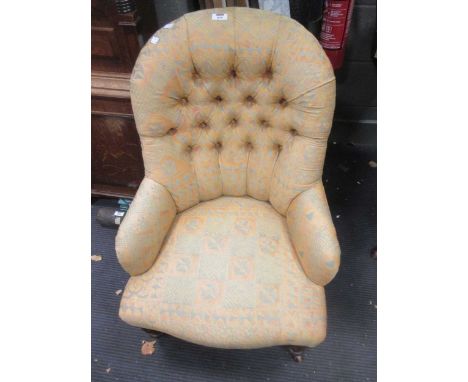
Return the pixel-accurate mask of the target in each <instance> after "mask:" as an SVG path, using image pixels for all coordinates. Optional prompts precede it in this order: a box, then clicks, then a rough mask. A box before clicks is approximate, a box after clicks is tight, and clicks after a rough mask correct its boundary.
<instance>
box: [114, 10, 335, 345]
mask: <svg viewBox="0 0 468 382" xmlns="http://www.w3.org/2000/svg"><path fill="white" fill-rule="evenodd" d="M214 13H222V14H225V16H213V14H214ZM131 99H132V106H133V110H134V114H135V120H136V124H137V129H138V133H139V135H140V139H141V145H142V150H143V158H144V165H145V178H144V180H143V181H142V183H141V185H140V188H139V189H138V192H137V194H136V196H135V199H134V200H133V202H132V204H131V207H130V209H129V211H128V213H127V216H126V217H125V219H124V221H123V223H122V225H121V226H120V229H119V231H118V234H117V238H116V252H117V256H118V259H119V262H120V264H121V265H122V267H123V268H124V269H125V270H126V271H127V272H128V273H129V274H130V276H131V277H130V279H129V281H128V284H127V286H126V288H125V291H124V293H123V296H122V301H121V305H120V313H119V314H120V317H121V318H122V319H123V320H124V321H125V322H127V323H128V324H130V325H135V326H138V327H141V328H146V329H151V330H156V331H159V332H163V333H167V334H170V335H173V336H175V337H178V338H181V339H184V340H186V341H190V342H193V343H197V344H201V345H206V346H211V347H219V348H259V347H266V346H274V345H293V346H298V347H303V346H304V347H313V346H316V345H318V344H319V343H321V342H322V341H323V340H324V339H325V336H326V303H325V293H324V285H326V284H327V283H329V282H330V281H331V280H332V279H333V277H334V276H335V274H336V273H337V271H338V268H339V263H340V249H339V245H338V242H337V239H336V233H335V228H334V226H333V223H332V219H331V216H330V212H329V208H328V205H327V201H326V196H325V192H324V188H323V184H322V180H321V176H322V170H323V163H324V158H325V151H326V146H327V138H328V135H329V132H330V128H331V123H332V117H333V112H334V106H335V78H334V74H333V70H332V68H331V65H330V63H329V60H328V58H327V56H326V55H325V53H324V52H323V50H322V48H321V47H320V45H319V43H318V42H317V40H316V39H315V38H314V37H313V35H312V34H310V33H309V32H308V31H307V30H306V29H304V28H303V27H302V26H301V25H300V24H298V23H297V22H295V21H293V20H292V19H289V18H286V17H283V16H280V15H277V14H273V13H269V12H265V11H261V10H255V9H249V8H223V9H214V10H213V9H209V10H203V11H198V12H194V13H190V14H186V15H184V16H183V17H181V18H179V19H178V20H176V21H174V22H173V23H170V24H168V25H166V26H165V27H163V28H162V29H160V30H159V31H157V32H156V34H155V35H154V36H153V38H152V39H151V40H150V41H149V42H148V43H147V44H146V45H145V47H144V48H143V49H142V51H141V53H140V55H139V57H138V60H137V62H136V64H135V68H134V70H133V74H132V78H131Z"/></svg>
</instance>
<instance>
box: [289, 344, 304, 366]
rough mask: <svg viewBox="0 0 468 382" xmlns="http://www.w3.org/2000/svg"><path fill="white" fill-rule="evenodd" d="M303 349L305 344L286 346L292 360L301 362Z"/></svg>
mask: <svg viewBox="0 0 468 382" xmlns="http://www.w3.org/2000/svg"><path fill="white" fill-rule="evenodd" d="M305 349H306V347H305V346H288V351H289V354H291V357H292V358H293V360H294V362H302V356H303V354H304V350H305Z"/></svg>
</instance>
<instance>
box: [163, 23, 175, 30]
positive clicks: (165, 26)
mask: <svg viewBox="0 0 468 382" xmlns="http://www.w3.org/2000/svg"><path fill="white" fill-rule="evenodd" d="M173 26H174V23H169V24H166V25H164V26H163V28H164V29H171V28H172V27H173Z"/></svg>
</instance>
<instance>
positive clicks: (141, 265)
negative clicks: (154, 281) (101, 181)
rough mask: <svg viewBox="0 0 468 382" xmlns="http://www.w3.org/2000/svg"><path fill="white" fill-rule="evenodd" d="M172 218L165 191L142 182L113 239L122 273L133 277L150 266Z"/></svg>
mask: <svg viewBox="0 0 468 382" xmlns="http://www.w3.org/2000/svg"><path fill="white" fill-rule="evenodd" d="M175 215H176V206H175V204H174V200H173V199H172V196H171V194H170V193H169V191H167V190H166V188H165V187H164V186H162V185H160V184H159V183H156V182H155V181H153V180H151V179H149V178H144V179H143V181H142V182H141V184H140V187H139V188H138V191H137V193H136V195H135V198H134V199H133V202H132V204H131V205H130V208H129V210H128V212H127V214H126V216H125V218H124V220H123V222H122V224H121V225H120V228H119V231H118V233H117V237H116V239H115V250H116V253H117V258H118V260H119V263H120V265H121V266H122V268H123V269H125V271H127V272H128V273H129V274H130V275H132V276H135V275H139V274H141V273H144V272H146V271H147V270H148V269H149V268H150V267H151V266H152V265H153V263H154V262H155V260H156V257H157V256H158V254H159V250H160V248H161V245H162V243H163V241H164V238H165V237H166V234H167V232H168V231H169V228H170V227H171V225H172V222H173V220H174V217H175Z"/></svg>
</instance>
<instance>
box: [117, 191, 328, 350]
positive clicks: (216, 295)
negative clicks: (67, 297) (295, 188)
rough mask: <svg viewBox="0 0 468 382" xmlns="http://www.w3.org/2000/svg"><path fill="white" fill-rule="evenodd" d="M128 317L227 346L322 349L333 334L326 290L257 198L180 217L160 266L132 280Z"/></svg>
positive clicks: (219, 202) (124, 305)
mask: <svg viewBox="0 0 468 382" xmlns="http://www.w3.org/2000/svg"><path fill="white" fill-rule="evenodd" d="M120 317H121V318H122V319H123V320H124V321H126V322H128V323H130V324H131V325H136V326H139V327H144V328H154V329H157V330H160V331H162V332H165V333H169V334H172V335H174V336H176V337H179V338H182V339H185V340H188V341H191V342H195V343H198V344H201V345H208V346H216V347H226V348H255V347H262V346H272V345H281V344H283V345H286V344H296V345H307V346H314V345H317V344H318V343H320V342H321V341H322V340H323V339H324V337H325V334H326V308H325V295H324V290H323V287H321V286H319V285H316V284H314V283H313V282H311V281H310V280H309V279H308V278H307V277H306V275H305V274H304V272H303V270H302V268H301V265H300V264H299V262H298V259H297V257H296V254H295V251H294V248H293V246H292V244H291V241H290V239H289V233H288V228H287V225H286V219H285V218H284V217H283V216H281V215H280V214H279V213H278V212H277V211H276V210H275V209H274V208H273V207H272V206H271V205H270V204H269V203H267V202H263V201H258V200H255V199H252V198H249V197H227V196H223V197H220V198H217V199H215V200H212V201H208V202H202V203H199V204H198V205H196V206H195V207H192V208H190V209H188V210H186V211H184V212H182V213H181V214H178V215H177V217H176V218H175V221H174V224H173V226H172V229H171V230H170V231H169V233H168V236H167V240H166V242H165V244H164V245H163V247H162V248H161V251H160V253H159V256H158V259H157V261H156V262H155V264H154V266H153V267H152V268H151V269H150V270H149V271H148V272H146V273H144V274H142V275H140V276H134V277H132V278H131V279H130V280H129V282H128V284H127V287H126V288H125V292H124V294H123V297H122V302H121V305H120Z"/></svg>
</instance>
